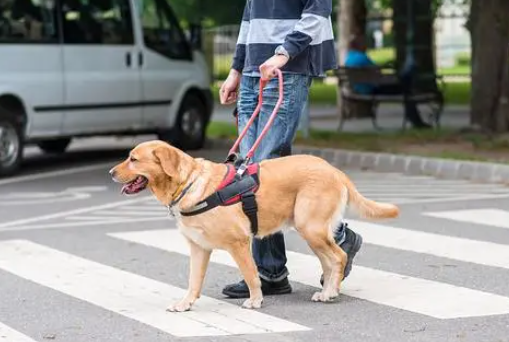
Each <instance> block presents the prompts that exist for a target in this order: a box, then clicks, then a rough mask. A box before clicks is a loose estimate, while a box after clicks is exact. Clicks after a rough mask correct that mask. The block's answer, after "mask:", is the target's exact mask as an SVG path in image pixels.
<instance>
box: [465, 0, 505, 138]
mask: <svg viewBox="0 0 509 342" xmlns="http://www.w3.org/2000/svg"><path fill="white" fill-rule="evenodd" d="M481 1H482V7H481V6H480V5H479V3H477V2H481ZM472 7H473V8H474V7H475V8H477V10H479V12H478V13H477V18H476V22H475V24H474V25H472V43H474V44H475V47H474V49H473V55H472V96H471V103H470V107H471V123H472V124H473V125H478V126H480V128H481V129H482V130H483V131H486V132H488V133H497V132H506V131H508V130H509V115H508V109H509V108H508V107H509V106H508V103H507V102H508V96H509V65H508V63H509V46H508V44H509V21H508V20H507V18H508V17H509V1H507V0H473V1H472Z"/></svg>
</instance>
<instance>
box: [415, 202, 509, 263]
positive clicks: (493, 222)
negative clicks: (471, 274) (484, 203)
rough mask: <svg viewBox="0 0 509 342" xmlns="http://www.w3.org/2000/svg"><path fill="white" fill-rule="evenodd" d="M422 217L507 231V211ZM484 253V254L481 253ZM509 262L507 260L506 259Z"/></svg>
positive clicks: (492, 209)
mask: <svg viewBox="0 0 509 342" xmlns="http://www.w3.org/2000/svg"><path fill="white" fill-rule="evenodd" d="M423 215H426V216H431V217H437V218H443V219H448V220H453V221H459V222H467V223H475V224H481V225H483V226H493V227H498V228H506V229H509V211H506V210H502V209H495V208H486V209H464V210H450V211H435V212H426V213H423ZM483 253H484V252H483ZM506 260H509V259H506Z"/></svg>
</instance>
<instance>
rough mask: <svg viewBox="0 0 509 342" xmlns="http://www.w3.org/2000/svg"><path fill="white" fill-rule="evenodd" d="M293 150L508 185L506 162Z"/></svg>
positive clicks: (353, 164)
mask: <svg viewBox="0 0 509 342" xmlns="http://www.w3.org/2000/svg"><path fill="white" fill-rule="evenodd" d="M234 142H235V141H234V140H230V139H216V140H209V141H208V146H213V147H214V148H221V149H226V150H228V149H230V148H231V147H232V145H233V143H234ZM226 152H227V151H226ZM293 153H294V154H297V153H299V154H311V155H314V156H317V157H320V158H323V159H325V160H327V161H328V162H329V163H331V164H333V165H334V166H336V167H349V168H354V169H359V170H370V171H377V172H398V173H403V174H405V175H412V176H431V177H436V178H443V179H462V180H470V181H474V182H481V183H500V184H506V185H509V165H505V164H497V163H489V162H473V161H463V160H450V159H442V158H428V157H419V156H414V155H403V154H391V153H373V152H361V151H353V150H341V149H333V148H320V147H311V146H304V145H294V146H293Z"/></svg>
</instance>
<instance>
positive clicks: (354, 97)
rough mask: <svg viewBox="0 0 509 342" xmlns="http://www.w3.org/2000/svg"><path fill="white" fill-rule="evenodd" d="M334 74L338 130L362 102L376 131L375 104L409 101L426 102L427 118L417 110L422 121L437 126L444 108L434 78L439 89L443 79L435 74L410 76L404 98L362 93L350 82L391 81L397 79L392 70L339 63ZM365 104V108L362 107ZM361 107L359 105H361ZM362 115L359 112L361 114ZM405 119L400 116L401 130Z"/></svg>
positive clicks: (391, 82)
mask: <svg viewBox="0 0 509 342" xmlns="http://www.w3.org/2000/svg"><path fill="white" fill-rule="evenodd" d="M335 73H336V76H337V77H338V86H339V89H340V96H341V100H342V102H343V105H342V106H341V108H342V112H341V113H340V115H341V118H340V124H339V130H341V129H342V128H343V125H344V122H345V120H346V119H349V118H354V117H356V113H355V111H356V110H359V106H356V104H361V105H364V109H365V112H366V113H365V115H364V117H370V118H371V120H372V122H373V126H374V127H375V129H377V130H379V129H380V128H379V126H378V124H377V114H376V113H377V109H378V104H379V103H384V102H385V103H401V104H403V105H404V103H405V101H407V100H411V101H414V102H416V103H417V104H426V105H428V107H429V108H430V111H429V113H428V118H426V117H425V113H423V112H421V117H422V118H423V120H424V121H425V122H427V123H429V124H431V125H432V126H435V127H439V126H440V118H441V115H442V111H443V107H444V96H443V93H442V91H441V90H440V88H438V87H437V81H438V82H440V83H441V85H442V89H443V87H444V86H445V84H444V82H443V78H442V77H441V76H438V75H416V76H414V77H413V87H412V89H411V91H410V94H409V96H408V98H407V99H405V96H404V95H403V94H397V95H366V94H360V93H356V92H355V91H354V89H353V85H354V84H357V83H363V84H369V85H371V86H377V85H382V84H394V83H397V82H399V79H398V76H397V75H396V73H395V72H394V70H393V69H386V68H385V67H380V66H374V67H362V68H360V67H359V68H357V67H344V66H340V67H338V69H337V70H336V71H335ZM366 105H367V109H366ZM361 108H362V107H361ZM361 116H362V115H361ZM406 123H407V118H406V116H405V115H403V129H405V128H406Z"/></svg>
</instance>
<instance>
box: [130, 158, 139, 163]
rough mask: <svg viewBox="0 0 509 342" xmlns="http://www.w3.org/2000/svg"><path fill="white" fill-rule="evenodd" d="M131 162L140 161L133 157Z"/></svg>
mask: <svg viewBox="0 0 509 342" xmlns="http://www.w3.org/2000/svg"><path fill="white" fill-rule="evenodd" d="M129 160H130V161H131V162H135V161H137V160H138V159H136V158H134V157H131V158H129Z"/></svg>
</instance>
